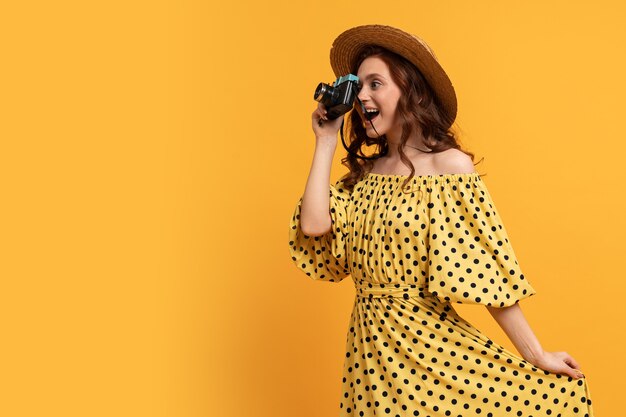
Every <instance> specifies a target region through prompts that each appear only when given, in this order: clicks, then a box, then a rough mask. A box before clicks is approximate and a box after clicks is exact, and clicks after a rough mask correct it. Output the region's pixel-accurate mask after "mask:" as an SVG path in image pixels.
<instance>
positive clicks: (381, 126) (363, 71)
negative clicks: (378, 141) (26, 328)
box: [355, 56, 402, 138]
mask: <svg viewBox="0 0 626 417" xmlns="http://www.w3.org/2000/svg"><path fill="white" fill-rule="evenodd" d="M356 75H357V77H359V82H360V84H361V90H360V91H359V94H358V97H359V99H360V100H361V102H362V103H363V106H365V108H366V109H376V110H378V114H376V113H374V114H375V117H374V118H373V119H372V120H371V122H372V123H373V124H374V126H375V127H376V131H378V134H379V135H381V136H382V135H384V134H387V137H388V138H389V137H390V136H392V137H394V138H395V137H398V138H399V137H400V132H401V131H402V127H401V125H400V123H398V121H397V120H396V106H397V104H398V100H399V98H400V95H401V94H402V92H401V91H400V88H399V87H398V86H397V85H396V84H395V83H394V82H393V81H392V79H391V75H390V74H389V67H388V66H387V63H385V61H383V60H382V59H380V58H378V57H375V56H372V57H369V58H366V59H365V60H364V61H363V62H362V63H361V65H360V66H359V69H358V72H357V74H356ZM355 107H356V108H357V109H358V112H359V115H360V116H361V119H363V127H364V128H365V131H366V133H367V136H368V137H370V138H376V137H378V135H377V134H376V131H374V129H373V128H372V125H371V124H370V122H369V121H367V119H366V118H365V116H364V115H363V109H361V106H360V105H359V103H358V102H356V106H355Z"/></svg>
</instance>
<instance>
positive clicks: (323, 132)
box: [311, 103, 344, 139]
mask: <svg viewBox="0 0 626 417" xmlns="http://www.w3.org/2000/svg"><path fill="white" fill-rule="evenodd" d="M343 117H344V116H343V115H341V116H339V117H337V118H336V119H335V120H328V119H327V118H326V107H324V105H323V104H322V103H317V108H316V109H315V111H314V112H313V114H312V115H311V119H312V125H313V132H314V133H315V136H316V137H318V138H319V137H323V136H326V137H328V136H332V137H334V138H335V139H337V132H339V129H340V128H341V122H342V121H343ZM319 121H321V122H322V125H321V126H320V125H319V124H318V122H319Z"/></svg>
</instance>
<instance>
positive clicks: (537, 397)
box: [289, 173, 593, 417]
mask: <svg viewBox="0 0 626 417" xmlns="http://www.w3.org/2000/svg"><path fill="white" fill-rule="evenodd" d="M405 179H406V176H401V175H383V174H367V175H366V176H365V177H364V178H363V179H362V180H361V181H360V182H359V183H357V184H356V185H355V187H354V190H353V192H352V193H349V192H348V191H347V190H346V189H345V188H344V187H343V185H342V182H341V180H339V181H337V182H336V183H335V184H334V185H331V186H330V215H331V219H332V229H331V231H330V232H328V233H327V234H326V235H324V236H319V237H310V236H306V235H305V234H303V233H302V231H301V230H300V223H299V219H300V208H301V204H302V199H300V201H299V202H298V204H297V205H296V209H295V211H294V214H293V217H292V218H291V222H290V232H289V248H290V253H291V256H292V260H293V261H294V263H295V265H296V266H297V267H298V268H299V269H301V270H302V271H303V272H304V273H306V274H307V275H308V276H309V277H310V278H312V279H314V280H321V281H328V282H340V281H341V280H343V279H344V278H346V277H347V276H348V275H350V276H351V277H352V280H353V282H354V284H355V289H356V297H355V303H354V308H353V310H352V314H351V317H350V325H349V331H348V334H347V340H346V358H345V362H344V369H343V380H342V392H341V400H340V404H339V408H340V415H341V416H375V415H383V416H402V417H404V416H427V417H435V416H456V417H459V416H477V415H478V416H480V415H484V416H488V417H499V416H525V417H532V416H536V417H538V416H558V417H565V416H581V417H582V416H585V417H592V416H593V410H592V407H591V399H590V396H589V387H588V384H587V380H586V379H585V378H582V379H579V380H574V379H573V378H571V377H568V376H564V375H559V374H554V373H551V372H547V371H544V370H542V369H539V368H537V367H535V366H534V365H532V364H531V363H529V362H527V361H526V360H524V359H523V358H521V357H519V356H518V355H517V354H515V353H513V352H510V351H508V350H506V349H505V348H504V347H503V346H500V345H498V344H496V343H494V342H493V341H492V340H490V339H489V338H488V337H487V336H485V335H484V334H483V333H481V332H480V331H479V330H478V329H477V328H476V327H474V326H473V325H472V324H470V323H469V322H467V321H466V320H464V319H463V318H462V317H460V316H459V315H458V314H457V313H456V311H455V310H454V307H453V304H454V303H463V304H480V305H485V306H494V307H504V306H510V305H513V304H515V303H517V302H519V301H520V300H522V299H524V298H527V297H530V296H532V295H534V294H535V290H534V289H533V287H532V286H531V285H530V283H529V282H528V280H527V279H526V278H525V277H524V275H523V273H522V271H521V269H520V266H519V264H518V262H517V259H516V257H515V254H514V252H513V248H512V245H511V243H510V241H509V238H508V235H507V232H506V230H505V228H504V225H503V222H502V219H501V218H500V216H499V214H498V211H497V210H496V207H495V205H494V203H493V200H492V198H491V196H490V195H489V192H488V191H487V187H486V185H485V183H484V182H483V180H482V178H481V177H480V176H479V175H478V173H470V174H443V175H424V176H416V177H414V178H413V179H412V180H411V181H410V182H409V184H408V186H407V189H405V190H403V189H402V183H403V181H404V180H405ZM403 191H404V192H403Z"/></svg>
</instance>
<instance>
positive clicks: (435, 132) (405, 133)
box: [341, 45, 482, 192]
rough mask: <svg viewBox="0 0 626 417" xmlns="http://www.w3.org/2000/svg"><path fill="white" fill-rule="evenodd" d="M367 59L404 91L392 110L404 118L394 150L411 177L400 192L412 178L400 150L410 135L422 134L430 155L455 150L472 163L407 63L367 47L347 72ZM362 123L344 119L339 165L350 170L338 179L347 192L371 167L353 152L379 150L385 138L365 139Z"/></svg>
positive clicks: (421, 79) (352, 117) (355, 118)
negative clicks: (345, 132) (345, 137)
mask: <svg viewBox="0 0 626 417" xmlns="http://www.w3.org/2000/svg"><path fill="white" fill-rule="evenodd" d="M371 56H376V57H379V58H380V59H382V60H383V61H384V62H385V63H386V64H387V65H388V66H389V72H390V74H391V78H392V80H393V81H394V83H396V85H397V86H398V87H399V88H400V90H401V91H404V92H405V94H402V95H401V96H400V99H399V100H398V105H397V107H396V112H397V114H399V115H400V116H401V117H402V118H403V119H404V122H403V124H402V135H401V137H400V144H399V145H398V151H399V153H400V159H401V160H402V162H404V164H405V165H406V166H408V167H409V168H411V175H410V176H409V177H408V178H407V179H406V180H405V181H404V183H403V184H402V188H403V189H404V188H405V186H406V184H407V183H408V182H409V181H410V180H411V179H412V178H413V176H414V175H415V167H413V164H412V163H411V160H410V159H409V158H408V157H407V156H406V155H405V153H404V150H403V148H404V145H405V144H406V142H407V140H408V138H409V137H410V136H411V135H412V134H414V133H421V134H422V136H423V137H424V141H425V142H424V143H425V145H426V146H428V147H429V148H431V149H432V151H431V153H438V152H443V151H445V150H448V149H450V148H455V149H458V150H460V151H462V152H463V153H465V154H466V155H469V156H470V157H471V158H472V161H473V160H474V154H473V153H472V152H469V151H465V150H463V149H462V148H461V145H460V144H459V141H458V139H457V136H456V135H455V133H454V132H452V130H451V127H449V126H450V125H451V124H452V123H451V122H450V121H449V120H447V119H446V115H445V114H444V112H443V111H442V110H441V106H440V104H439V101H438V99H437V97H436V96H435V95H434V93H433V91H432V89H431V87H430V85H429V84H428V83H427V82H426V80H425V79H424V76H423V75H422V73H421V72H420V71H419V70H418V69H417V67H416V66H415V65H413V64H412V63H411V62H409V61H408V60H406V59H405V58H403V57H402V56H400V55H398V54H396V53H394V52H391V51H389V50H388V49H386V48H383V47H381V46H378V45H368V46H366V47H364V48H363V49H362V50H361V51H360V52H359V54H358V55H357V59H356V61H355V62H354V64H353V67H352V71H351V73H352V74H356V73H357V72H358V69H359V66H360V65H361V63H362V62H363V61H364V60H365V58H368V57H371ZM420 99H421V100H420ZM362 123H363V122H362V119H361V116H360V115H359V113H358V112H357V111H355V110H352V111H351V113H350V116H349V117H348V131H349V132H348V137H349V138H350V142H349V143H348V144H347V146H348V148H349V149H350V153H348V155H347V156H346V157H344V158H343V159H342V160H341V163H342V164H343V165H345V166H346V167H348V169H349V170H350V172H348V173H347V174H346V175H344V176H343V177H342V180H343V183H344V186H345V188H347V189H348V190H349V191H350V192H352V190H353V189H354V185H355V184H356V183H357V182H359V181H360V180H361V178H363V176H364V175H365V174H367V173H368V172H370V171H371V170H372V168H373V166H374V162H373V160H364V159H361V158H357V157H356V156H354V155H353V153H359V151H360V149H361V146H363V144H365V145H367V146H373V145H377V146H378V148H379V149H384V147H385V146H386V143H385V142H386V141H387V137H386V135H382V136H381V137H380V138H370V137H368V136H367V134H366V132H365V128H364V127H363V124H362ZM377 155H378V156H381V153H380V152H379V153H378V154H374V155H372V156H373V157H376V156H377ZM481 160H482V159H481ZM479 162H480V161H479ZM474 165H476V164H474Z"/></svg>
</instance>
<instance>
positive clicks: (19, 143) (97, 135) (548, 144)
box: [0, 0, 626, 417]
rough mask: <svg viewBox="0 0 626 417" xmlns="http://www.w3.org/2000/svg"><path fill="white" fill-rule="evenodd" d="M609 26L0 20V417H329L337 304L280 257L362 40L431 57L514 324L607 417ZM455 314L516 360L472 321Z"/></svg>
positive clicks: (611, 363)
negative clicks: (440, 71) (359, 32)
mask: <svg viewBox="0 0 626 417" xmlns="http://www.w3.org/2000/svg"><path fill="white" fill-rule="evenodd" d="M35 3H36V4H35ZM624 15H625V7H624V6H623V3H622V2H618V1H596V2H582V1H578V2H572V1H563V0H561V1H548V2H546V1H538V0H534V1H526V2H512V1H507V2H502V1H493V0H491V1H474V2H465V1H438V2H422V1H414V0H413V1H397V2H379V1H368V0H364V1H358V2H356V1H354V2H328V1H318V2H307V3H300V4H294V3H290V2H285V1H282V2H279V1H271V0H270V1H265V2H256V1H254V2H253V1H248V2H225V3H220V4H216V3H212V2H208V3H207V2H200V1H185V0H178V1H156V2H155V1H150V2H147V1H143V2H137V1H135V2H128V1H124V2H122V1H112V2H103V3H92V2H78V1H74V2H70V1H58V2H28V3H19V2H18V3H15V2H14V3H13V4H7V5H5V6H3V11H2V13H1V14H0V35H1V38H2V39H3V41H2V57H3V64H2V69H1V70H0V71H2V77H1V78H0V80H1V81H0V82H1V83H2V86H1V88H0V91H1V92H0V96H1V100H0V103H1V104H0V105H1V106H2V107H1V108H0V120H1V123H0V137H1V140H2V149H1V151H0V158H1V161H0V178H1V184H2V203H1V204H0V210H2V216H1V217H0V219H1V220H0V221H1V224H0V241H1V242H2V247H1V248H0V249H1V251H0V254H1V255H0V257H1V258H0V279H1V281H0V282H1V285H2V287H1V288H0V297H1V299H0V324H1V327H0V331H1V335H2V336H1V337H2V342H1V343H0V353H1V354H0V385H1V386H0V415H3V416H12V417H14V416H64V417H70V416H81V417H83V416H90V417H96V416H107V417H110V416H120V417H121V416H133V417H138V416H176V417H196V416H198V417H199V416H220V417H235V416H259V417H260V416H271V417H277V416H299V417H318V416H332V415H336V414H337V412H338V408H337V407H338V404H339V395H340V391H339V390H340V383H341V381H340V378H341V367H342V363H343V359H344V357H343V355H344V343H345V337H346V332H347V327H346V326H347V324H348V320H349V314H350V311H351V308H352V303H353V299H354V288H353V286H352V282H351V280H349V279H348V280H345V281H343V283H341V284H339V285H332V284H328V283H316V282H313V281H311V280H310V279H309V278H308V277H306V276H305V275H304V274H303V273H301V272H300V271H299V270H297V268H296V267H295V265H293V264H292V262H291V259H290V257H289V253H288V237H287V232H288V221H289V218H290V217H291V215H292V213H293V209H294V208H295V204H296V202H297V200H298V198H299V197H300V195H301V194H302V192H303V191H304V186H305V183H306V178H307V175H308V172H309V167H310V163H311V160H312V154H313V149H314V136H313V133H312V130H311V121H310V116H311V112H312V111H313V109H314V108H315V102H314V101H313V91H314V89H315V87H316V86H317V84H318V83H319V82H321V81H324V82H331V81H333V80H334V77H333V73H332V71H331V68H330V64H329V62H328V54H329V50H330V46H331V43H332V41H333V39H334V38H335V37H336V36H337V35H338V34H339V33H341V32H342V31H343V30H345V29H347V28H349V27H351V26H355V25H360V24H367V23H379V24H389V25H393V26H398V27H401V28H404V29H405V30H408V31H411V32H414V33H415V34H418V35H419V36H421V37H423V38H424V39H425V40H426V41H427V42H428V43H429V44H430V45H431V46H432V47H433V48H434V49H435V51H436V53H437V56H438V58H439V60H440V62H441V63H442V65H443V67H444V68H445V69H446V71H447V72H448V74H449V75H450V78H451V79H452V82H453V84H454V86H455V88H456V92H457V95H458V99H459V115H458V119H457V122H458V128H459V134H460V136H461V141H462V144H463V145H464V147H465V148H466V149H469V150H471V151H472V152H475V153H476V157H477V158H476V161H478V160H479V159H480V158H482V157H484V158H485V162H484V163H481V164H480V165H479V166H478V169H479V170H480V171H481V172H483V173H484V172H486V173H487V174H488V175H487V176H486V177H485V180H486V181H487V184H488V186H489V189H490V192H491V194H492V196H493V197H494V200H495V202H496V204H497V206H498V208H499V210H500V213H501V216H502V218H503V220H504V222H505V224H506V227H507V231H508V232H509V236H510V238H511V242H512V244H513V246H514V248H515V251H516V254H517V256H518V259H519V261H520V265H521V266H522V268H523V270H524V271H525V275H526V276H527V277H528V279H529V280H530V281H531V282H532V284H533V286H534V287H535V288H536V289H537V291H538V294H537V295H536V296H534V297H533V298H532V299H530V300H528V301H526V302H522V304H521V305H522V308H523V310H524V312H525V314H526V317H527V319H528V321H529V322H530V324H531V326H532V328H533V329H534V331H535V333H536V334H537V336H538V337H539V340H540V341H541V343H542V345H543V346H544V348H545V349H546V350H552V351H562V350H564V351H567V352H569V353H570V354H571V355H572V356H574V358H576V359H577V360H578V361H579V362H580V364H581V368H582V370H583V371H584V373H585V374H586V377H587V378H588V381H589V386H590V390H591V395H592V400H593V403H594V410H595V411H596V413H597V415H598V416H611V415H613V416H614V415H618V414H619V412H620V411H621V402H620V400H621V394H622V392H621V390H622V386H621V385H622V384H621V383H620V381H621V380H622V378H621V375H623V374H624V373H625V371H626V369H625V368H626V365H625V364H624V361H623V360H621V358H622V353H623V350H624V349H623V346H624V345H623V342H624V336H623V333H624V325H623V324H622V323H623V321H622V320H623V318H624V316H625V313H626V309H625V307H624V305H625V304H626V303H624V301H623V299H622V297H623V295H624V294H625V293H626V291H625V290H626V284H625V282H626V280H625V279H624V270H623V265H622V259H623V253H622V252H623V247H624V244H623V239H624V235H625V234H626V225H625V218H624V212H625V210H624V209H625V198H624V176H625V175H624V167H625V166H624V163H623V159H624V156H623V155H624V151H625V150H626V149H625V148H626V147H625V145H624V142H623V139H624V133H623V126H622V124H621V120H623V113H624V106H623V100H624V97H625V95H626V94H625V93H626V91H625V90H626V82H625V81H624V76H623V74H625V73H626V68H625V66H626V65H625V58H624V54H623V51H624V44H625V42H626V32H625V31H624V29H623V16H624ZM343 155H344V151H343V150H342V149H341V148H339V149H338V151H337V153H336V155H335V158H336V160H335V166H334V168H333V173H332V178H333V179H336V178H338V177H339V176H340V175H342V174H343V173H344V172H345V168H344V167H343V166H341V164H340V159H341V157H342V156H343ZM455 308H457V309H458V311H459V313H461V314H462V315H463V316H464V317H466V318H467V319H468V320H469V321H471V322H472V323H473V324H474V325H476V326H477V327H478V328H480V329H481V330H482V331H483V332H485V333H486V334H488V335H489V336H490V337H492V338H493V339H494V340H495V341H497V342H499V343H502V344H504V345H505V346H507V347H509V348H510V349H514V348H513V346H512V345H511V343H510V342H509V340H508V339H507V338H506V335H505V334H504V333H503V332H502V330H501V329H500V328H499V327H498V326H497V323H496V322H495V321H494V320H493V319H492V318H491V316H490V315H489V314H488V312H487V311H486V309H484V308H480V307H476V306H460V305H459V306H458V307H457V306H455Z"/></svg>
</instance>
